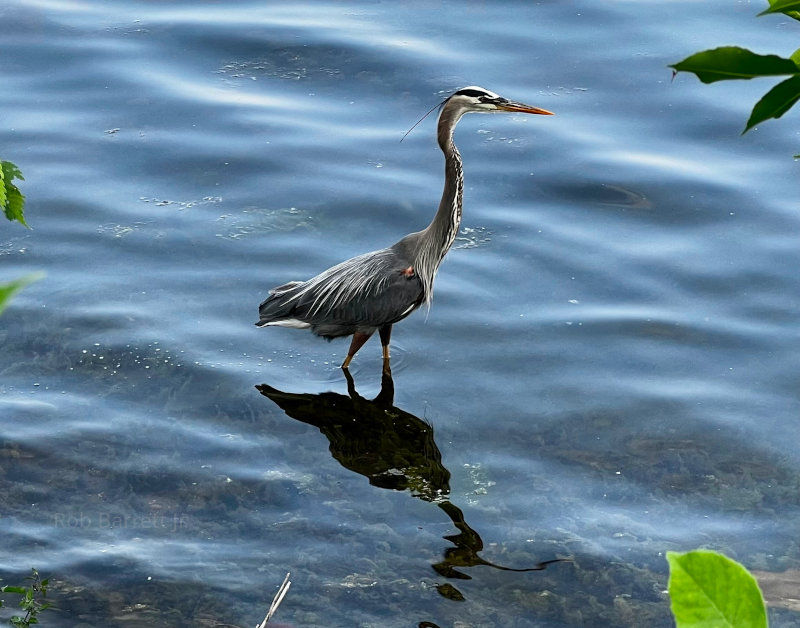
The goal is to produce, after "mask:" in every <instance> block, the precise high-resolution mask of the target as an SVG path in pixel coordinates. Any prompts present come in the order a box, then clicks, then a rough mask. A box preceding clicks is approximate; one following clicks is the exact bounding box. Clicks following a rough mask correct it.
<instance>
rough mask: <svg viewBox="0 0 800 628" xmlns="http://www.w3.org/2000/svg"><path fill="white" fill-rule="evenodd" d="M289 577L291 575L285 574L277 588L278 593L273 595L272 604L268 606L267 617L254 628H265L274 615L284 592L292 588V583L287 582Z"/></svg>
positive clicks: (284, 594)
mask: <svg viewBox="0 0 800 628" xmlns="http://www.w3.org/2000/svg"><path fill="white" fill-rule="evenodd" d="M291 575H292V574H291V573H287V574H286V577H285V578H284V579H283V584H281V586H280V587H278V592H277V593H276V594H275V597H274V598H272V604H270V605H269V610H268V611H267V616H266V617H265V618H264V621H262V622H261V623H260V624H258V626H256V628H266V625H267V622H268V621H269V620H270V619H271V618H272V616H273V615H274V614H275V611H277V610H278V607H279V606H280V605H281V602H283V598H284V597H285V596H286V592H287V591H288V590H289V587H290V586H292V581H291V580H289V576H291Z"/></svg>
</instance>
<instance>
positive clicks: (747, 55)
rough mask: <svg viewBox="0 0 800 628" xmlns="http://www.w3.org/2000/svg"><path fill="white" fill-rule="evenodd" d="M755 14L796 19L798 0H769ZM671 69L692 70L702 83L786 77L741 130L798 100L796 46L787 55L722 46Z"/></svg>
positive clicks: (776, 115)
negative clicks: (767, 4) (771, 14)
mask: <svg viewBox="0 0 800 628" xmlns="http://www.w3.org/2000/svg"><path fill="white" fill-rule="evenodd" d="M769 2H770V6H769V8H767V9H765V10H764V11H762V12H761V13H759V15H766V14H769V13H783V14H784V15H787V16H789V17H791V18H794V19H796V20H800V0H769ZM670 67H671V68H673V69H674V70H675V72H692V73H694V74H696V75H697V78H699V79H700V80H701V81H702V82H703V83H714V82H715V81H725V80H733V79H752V78H757V77H773V76H789V78H787V79H785V80H784V81H781V82H780V83H778V84H777V85H776V86H775V87H773V88H772V89H771V90H769V91H768V92H767V93H766V94H764V96H763V97H762V98H761V100H759V101H758V102H757V103H756V105H755V106H754V107H753V111H752V112H751V113H750V118H749V119H748V120H747V125H746V126H745V128H744V131H742V133H743V134H744V133H747V131H749V130H750V129H752V128H753V127H754V126H755V125H757V124H759V123H760V122H764V121H765V120H769V119H770V118H776V119H777V118H780V117H781V116H782V115H783V114H784V113H786V112H787V111H789V109H791V108H792V106H793V105H794V104H795V103H796V102H797V101H798V99H800V48H799V49H797V50H796V51H795V52H794V53H793V54H792V55H791V57H789V58H785V57H779V56H777V55H759V54H756V53H754V52H751V51H750V50H748V49H747V48H739V47H737V46H723V47H721V48H714V49H713V50H704V51H703V52H698V53H695V54H693V55H691V56H689V57H686V58H685V59H684V60H683V61H680V62H678V63H675V64H673V65H671V66H670Z"/></svg>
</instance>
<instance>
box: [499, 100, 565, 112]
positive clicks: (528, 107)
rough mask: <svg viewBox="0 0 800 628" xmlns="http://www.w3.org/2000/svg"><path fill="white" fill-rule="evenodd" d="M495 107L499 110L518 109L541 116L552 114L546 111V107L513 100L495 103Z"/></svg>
mask: <svg viewBox="0 0 800 628" xmlns="http://www.w3.org/2000/svg"><path fill="white" fill-rule="evenodd" d="M497 108H498V109H500V110H501V111H518V112H520V113H538V114H539V115H542V116H554V115H556V114H554V113H553V112H552V111H548V110H547V109H540V108H539V107H532V106H531V105H523V104H522V103H521V102H514V101H513V100H510V101H508V102H506V103H502V104H499V105H497Z"/></svg>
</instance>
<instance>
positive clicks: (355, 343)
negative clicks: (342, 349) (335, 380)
mask: <svg viewBox="0 0 800 628" xmlns="http://www.w3.org/2000/svg"><path fill="white" fill-rule="evenodd" d="M367 340H369V334H362V333H361V332H360V331H357V332H356V333H354V334H353V340H352V341H351V342H350V349H349V350H348V351H347V357H346V358H345V359H344V362H342V368H343V369H346V368H348V367H349V366H350V361H351V360H352V359H353V356H354V355H355V354H356V353H357V352H358V350H359V349H360V348H361V347H363V346H364V343H365V342H366V341H367Z"/></svg>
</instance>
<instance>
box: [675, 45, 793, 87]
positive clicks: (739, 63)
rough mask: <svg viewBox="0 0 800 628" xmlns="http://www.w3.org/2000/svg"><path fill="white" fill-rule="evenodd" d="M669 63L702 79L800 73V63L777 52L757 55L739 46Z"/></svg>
mask: <svg viewBox="0 0 800 628" xmlns="http://www.w3.org/2000/svg"><path fill="white" fill-rule="evenodd" d="M670 67H671V68H674V69H675V71H676V72H693V73H694V74H696V75H697V78H699V79H700V80H701V81H703V83H713V82H714V81H724V80H730V79H751V78H755V77H757V76H781V75H784V74H800V67H798V65H797V64H796V63H795V62H794V61H792V60H791V59H784V58H783V57H779V56H777V55H759V54H756V53H754V52H750V51H749V50H747V49H746V48H739V47H738V46H723V47H722V48H714V49H713V50H704V51H703V52H698V53H695V54H693V55H691V56H690V57H686V58H685V59H684V60H683V61H681V62H679V63H676V64H674V65H671V66H670Z"/></svg>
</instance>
